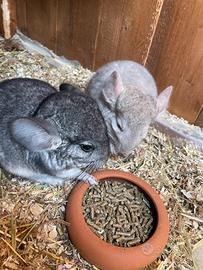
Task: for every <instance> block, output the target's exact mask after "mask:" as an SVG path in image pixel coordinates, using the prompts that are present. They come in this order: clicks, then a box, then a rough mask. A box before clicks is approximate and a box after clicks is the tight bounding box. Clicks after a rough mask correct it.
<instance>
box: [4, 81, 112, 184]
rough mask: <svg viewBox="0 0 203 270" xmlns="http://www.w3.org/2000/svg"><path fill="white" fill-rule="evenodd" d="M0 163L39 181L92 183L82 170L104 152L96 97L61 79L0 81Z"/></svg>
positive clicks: (101, 158) (103, 128) (92, 166)
mask: <svg viewBox="0 0 203 270" xmlns="http://www.w3.org/2000/svg"><path fill="white" fill-rule="evenodd" d="M0 132H1V136H0V164H1V166H2V167H3V168H4V169H5V170H7V171H8V172H10V173H12V174H15V175H18V176H22V177H25V178H28V179H31V180H35V181H38V182H41V183H48V184H52V185H60V184H63V183H64V181H65V180H72V179H77V180H83V181H85V182H88V183H90V184H94V183H95V179H94V177H93V176H91V175H90V174H88V171H91V170H93V169H96V168H98V167H100V166H101V165H102V164H103V163H104V162H105V161H106V160H107V157H108V153H109V141H108V136H107V130H106V125H105V122H104V119H103V117H102V114H101V112H100V110H99V108H98V106H97V104H96V102H95V101H94V100H93V99H92V98H91V97H89V96H87V95H85V94H84V93H82V92H81V91H80V90H79V89H77V88H75V87H73V86H71V85H68V84H65V87H61V91H59V92H57V91H56V90H55V88H53V87H52V86H51V85H49V84H48V83H45V82H43V81H40V80H35V79H26V78H17V79H10V80H5V81H3V82H1V83H0Z"/></svg>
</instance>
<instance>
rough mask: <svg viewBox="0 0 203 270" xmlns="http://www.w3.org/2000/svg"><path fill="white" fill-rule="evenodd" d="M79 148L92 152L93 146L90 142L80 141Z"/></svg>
mask: <svg viewBox="0 0 203 270" xmlns="http://www.w3.org/2000/svg"><path fill="white" fill-rule="evenodd" d="M80 148H81V149H82V151H84V152H92V151H93V150H94V146H93V145H92V144H91V143H81V144H80Z"/></svg>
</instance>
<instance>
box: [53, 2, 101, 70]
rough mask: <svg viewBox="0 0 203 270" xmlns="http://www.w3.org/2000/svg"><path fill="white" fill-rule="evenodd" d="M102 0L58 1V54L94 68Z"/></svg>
mask: <svg viewBox="0 0 203 270" xmlns="http://www.w3.org/2000/svg"><path fill="white" fill-rule="evenodd" d="M100 11H101V1H95V0H88V1H84V0H69V1H66V0H61V1H59V2H58V14H60V17H58V18H59V20H58V23H57V50H56V52H57V54H59V55H64V56H66V57H67V58H68V59H71V60H79V62H80V63H82V65H83V66H85V67H88V68H90V69H91V68H92V67H93V65H92V63H93V59H94V57H95V40H96V36H97V31H98V22H99V18H100V15H99V13H100Z"/></svg>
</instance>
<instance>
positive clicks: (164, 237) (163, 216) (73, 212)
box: [66, 170, 169, 270]
mask: <svg viewBox="0 0 203 270" xmlns="http://www.w3.org/2000/svg"><path fill="white" fill-rule="evenodd" d="M93 175H94V176H95V177H96V178H97V180H98V181H103V180H106V179H111V180H114V179H115V180H118V179H119V180H125V181H128V182H132V183H133V184H135V185H137V186H138V187H139V188H140V189H141V190H142V191H143V192H144V193H145V194H147V195H148V197H149V199H150V200H151V202H152V203H153V205H154V208H155V211H156V217H157V218H156V219H157V220H156V225H155V229H154V232H153V234H152V235H151V237H150V238H149V239H148V240H147V241H146V242H144V243H143V244H140V245H137V246H135V247H129V248H124V247H118V246H114V245H112V244H110V243H107V242H105V241H104V240H102V239H100V238H99V237H98V236H97V235H96V234H94V233H93V231H92V230H91V229H90V228H89V226H88V225H87V223H86V222H85V219H84V216H83V207H82V201H83V196H84V194H85V192H86V191H87V189H88V187H89V185H88V184H86V183H83V182H80V183H79V184H77V185H76V186H75V187H74V188H73V190H72V192H71V194H70V196H69V200H68V204H67V207H66V221H67V222H69V225H68V233H69V237H70V239H71V241H72V243H73V245H74V246H75V247H76V248H77V250H78V251H79V253H80V254H81V256H82V257H83V258H85V259H86V260H87V261H88V262H89V263H91V264H93V265H95V266H96V267H98V268H100V269H102V270H136V269H141V268H143V267H146V266H147V265H148V264H150V263H151V262H153V261H154V260H155V259H156V258H157V257H158V256H159V255H160V254H161V253H162V251H163V249H164V247H165V245H166V243H167V241H168V233H169V221H168V215H167V211H166V208H165V206H164V204H163V202H162V200H161V198H160V197H159V195H158V194H157V192H156V191H155V190H154V189H153V188H152V187H151V186H150V185H149V184H147V183H146V182H145V181H144V180H142V179H140V178H139V177H137V176H134V175H132V174H130V173H126V172H122V171H118V170H103V171H98V172H96V173H94V174H93Z"/></svg>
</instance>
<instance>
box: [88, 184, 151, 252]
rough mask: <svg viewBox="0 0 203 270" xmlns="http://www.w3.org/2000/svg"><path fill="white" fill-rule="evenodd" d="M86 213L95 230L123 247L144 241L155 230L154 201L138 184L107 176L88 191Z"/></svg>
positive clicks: (108, 240) (107, 239) (104, 238)
mask: <svg viewBox="0 0 203 270" xmlns="http://www.w3.org/2000/svg"><path fill="white" fill-rule="evenodd" d="M83 214H84V217H85V220H86V222H87V224H88V225H89V226H90V228H91V230H92V231H93V232H94V233H96V234H97V235H98V236H99V237H100V238H101V239H103V240H104V241H106V242H109V243H111V244H113V245H116V246H120V247H132V246H136V245H139V244H141V243H143V242H145V241H146V240H147V239H148V238H149V237H150V235H151V233H152V232H153V229H154V227H155V220H156V212H155V211H154V208H153V207H152V204H151V202H150V201H149V199H148V198H147V196H146V195H145V194H144V193H143V192H142V191H140V189H139V188H138V187H137V186H135V185H133V184H131V183H129V182H126V181H116V180H108V179H107V180H103V181H100V182H99V184H98V185H97V186H91V187H90V188H89V189H88V190H87V192H86V194H85V196H84V198H83Z"/></svg>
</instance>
